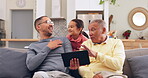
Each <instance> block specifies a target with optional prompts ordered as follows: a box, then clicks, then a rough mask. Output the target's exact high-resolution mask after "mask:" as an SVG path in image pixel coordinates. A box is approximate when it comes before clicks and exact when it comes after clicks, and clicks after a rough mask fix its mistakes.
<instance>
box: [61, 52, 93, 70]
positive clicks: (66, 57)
mask: <svg viewBox="0 0 148 78" xmlns="http://www.w3.org/2000/svg"><path fill="white" fill-rule="evenodd" d="M61 56H62V59H63V62H64V66H65V67H69V66H70V60H71V59H72V58H78V59H79V62H80V66H81V65H87V64H90V60H89V56H88V51H87V50H84V51H74V52H68V53H62V54H61Z"/></svg>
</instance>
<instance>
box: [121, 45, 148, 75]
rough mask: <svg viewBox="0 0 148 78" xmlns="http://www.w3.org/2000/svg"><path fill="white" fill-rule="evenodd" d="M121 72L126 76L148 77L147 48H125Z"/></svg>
mask: <svg viewBox="0 0 148 78" xmlns="http://www.w3.org/2000/svg"><path fill="white" fill-rule="evenodd" d="M125 54H126V59H125V62H124V66H123V74H125V75H127V76H128V78H148V48H138V49H131V50H125Z"/></svg>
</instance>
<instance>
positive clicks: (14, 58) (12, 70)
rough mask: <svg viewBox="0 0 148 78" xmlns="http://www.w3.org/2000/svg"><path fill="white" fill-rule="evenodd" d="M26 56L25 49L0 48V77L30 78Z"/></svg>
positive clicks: (30, 73)
mask: <svg viewBox="0 0 148 78" xmlns="http://www.w3.org/2000/svg"><path fill="white" fill-rule="evenodd" d="M26 56H27V54H26V50H25V49H10V48H0V78H31V77H32V72H30V71H29V70H28V69H27V66H26V62H25V61H26Z"/></svg>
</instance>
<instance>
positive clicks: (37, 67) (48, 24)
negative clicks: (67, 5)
mask: <svg viewBox="0 0 148 78" xmlns="http://www.w3.org/2000/svg"><path fill="white" fill-rule="evenodd" d="M34 25H35V29H36V30H37V32H38V33H39V36H40V41H38V42H35V43H32V44H30V46H29V51H28V52H27V59H26V64H27V67H28V69H29V70H31V71H36V72H35V74H34V76H33V78H73V77H72V76H70V75H69V74H67V73H68V69H67V68H66V67H64V64H63V60H62V57H61V53H65V52H71V51H72V48H71V44H70V42H69V40H68V39H67V38H66V37H53V36H52V33H53V25H54V23H53V22H52V21H51V20H50V19H49V18H48V17H47V16H42V17H39V18H37V19H36V20H35V23H34ZM70 68H71V67H70Z"/></svg>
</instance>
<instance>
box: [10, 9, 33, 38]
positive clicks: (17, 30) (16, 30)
mask: <svg viewBox="0 0 148 78" xmlns="http://www.w3.org/2000/svg"><path fill="white" fill-rule="evenodd" d="M11 13H12V14H11V15H12V16H11V25H12V26H11V38H12V39H32V38H33V10H12V12H11Z"/></svg>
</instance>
